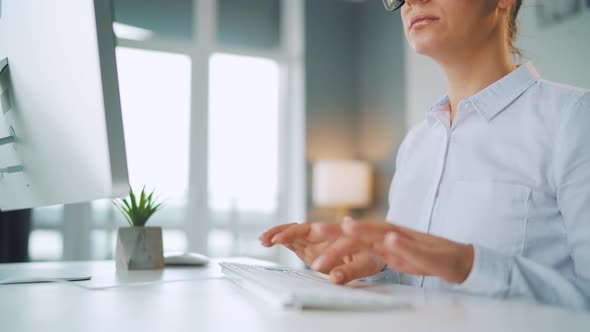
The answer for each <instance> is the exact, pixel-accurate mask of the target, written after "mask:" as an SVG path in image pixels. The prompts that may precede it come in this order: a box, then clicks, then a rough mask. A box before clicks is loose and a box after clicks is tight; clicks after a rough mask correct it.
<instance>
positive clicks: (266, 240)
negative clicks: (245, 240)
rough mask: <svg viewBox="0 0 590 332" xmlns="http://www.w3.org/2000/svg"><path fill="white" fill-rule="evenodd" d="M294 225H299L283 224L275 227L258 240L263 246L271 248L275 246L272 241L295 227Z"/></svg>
mask: <svg viewBox="0 0 590 332" xmlns="http://www.w3.org/2000/svg"><path fill="white" fill-rule="evenodd" d="M293 225H297V224H296V223H290V224H283V225H279V226H275V227H273V228H271V229H269V230H268V231H266V232H264V233H262V235H260V237H259V238H258V239H259V240H260V242H261V243H262V245H263V246H265V247H270V246H272V245H273V243H272V242H271V239H272V238H273V237H274V236H275V235H276V234H277V233H280V232H282V231H284V230H285V229H287V228H289V227H291V226H293Z"/></svg>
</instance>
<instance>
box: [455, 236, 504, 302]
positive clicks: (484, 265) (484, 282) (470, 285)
mask: <svg viewBox="0 0 590 332" xmlns="http://www.w3.org/2000/svg"><path fill="white" fill-rule="evenodd" d="M473 249H474V258H473V267H472V269H471V272H470V273H469V275H468V276H467V279H465V281H464V282H463V283H461V284H457V285H454V286H453V289H455V290H458V291H462V292H467V293H473V294H478V295H487V296H495V297H503V296H505V295H506V294H507V293H508V289H509V287H510V270H511V266H512V259H511V257H510V256H505V255H502V254H500V253H498V252H496V251H493V250H491V249H488V248H485V247H481V246H475V245H474V246H473Z"/></svg>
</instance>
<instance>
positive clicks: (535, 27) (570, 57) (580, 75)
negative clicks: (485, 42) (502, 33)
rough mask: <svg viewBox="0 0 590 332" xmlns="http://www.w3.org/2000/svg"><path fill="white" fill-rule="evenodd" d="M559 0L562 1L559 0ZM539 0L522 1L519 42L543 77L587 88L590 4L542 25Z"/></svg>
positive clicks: (588, 81)
mask: <svg viewBox="0 0 590 332" xmlns="http://www.w3.org/2000/svg"><path fill="white" fill-rule="evenodd" d="M560 2H561V1H560ZM537 3H539V1H535V0H532V1H529V2H528V3H527V1H526V0H525V2H524V4H523V9H522V12H521V15H520V23H519V29H520V33H519V41H518V46H519V48H521V49H522V50H523V53H524V55H525V57H527V58H529V59H531V60H532V61H533V63H534V64H535V66H536V67H537V69H538V70H539V72H540V74H541V76H543V78H545V79H548V80H552V81H558V82H562V83H566V84H571V85H576V86H580V87H584V88H587V89H590V8H589V7H588V6H587V5H586V1H584V5H583V6H584V7H585V8H584V9H583V11H582V13H581V14H578V15H574V16H571V17H569V18H567V20H566V21H564V22H561V23H556V24H552V25H548V26H541V25H540V22H539V21H538V17H537V15H536V5H537Z"/></svg>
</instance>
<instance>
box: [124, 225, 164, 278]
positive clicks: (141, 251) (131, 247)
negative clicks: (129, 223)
mask: <svg viewBox="0 0 590 332" xmlns="http://www.w3.org/2000/svg"><path fill="white" fill-rule="evenodd" d="M163 251H164V250H163V246H162V228H161V227H121V228H119V230H118V232H117V249H116V254H115V256H116V261H117V269H119V270H160V269H163V268H164V253H163Z"/></svg>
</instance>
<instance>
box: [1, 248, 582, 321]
mask: <svg viewBox="0 0 590 332" xmlns="http://www.w3.org/2000/svg"><path fill="white" fill-rule="evenodd" d="M238 261H244V260H238ZM246 262H247V260H246ZM53 268H62V269H73V270H76V271H87V272H88V273H89V274H91V275H92V276H93V280H91V281H87V282H83V283H81V284H82V285H86V286H90V287H97V286H110V285H124V284H129V283H138V282H150V281H168V282H165V283H161V284H147V285H143V286H138V285H135V286H132V287H121V288H110V289H107V290H101V291H98V290H85V289H81V288H78V287H74V286H69V285H64V284H34V285H8V286H0V331H2V332H29V331H43V332H53V331H60V332H61V331H63V332H74V331H76V332H79V331H88V332H94V331H96V332H112V331H126V332H128V331H141V332H148V331H174V332H181V331H199V332H202V331H228V332H233V331H236V332H250V331H256V332H263V331H272V332H280V331H296V332H304V331H305V332H307V331H338V332H345V331H363V332H382V331H399V332H408V331H427V332H434V331H436V332H443V331H453V332H456V331H535V332H539V331H560V330H561V331H568V332H569V331H585V332H588V331H590V314H588V313H576V312H569V311H565V310H561V309H557V308H550V307H543V306H534V305H529V304H524V303H516V302H504V301H495V300H489V299H478V298H472V297H462V296H458V295H454V294H441V293H438V294H436V293H425V292H424V291H423V290H420V289H413V288H409V287H405V286H395V285H391V286H386V287H387V289H388V290H391V291H393V292H396V293H397V294H398V296H400V297H404V298H407V299H408V300H410V301H413V302H414V303H415V307H414V309H411V310H403V311H399V310H398V311H395V310H382V311H368V312H355V311H294V310H284V309H280V308H275V307H271V306H268V305H267V304H266V303H265V302H261V301H260V300H259V299H258V298H256V297H253V296H252V295H250V294H249V293H247V292H245V291H244V290H243V289H241V288H240V287H239V286H237V285H236V284H235V283H234V282H232V281H231V280H227V279H223V278H221V279H208V280H204V278H217V277H222V274H221V271H220V268H219V267H218V265H217V263H216V262H212V263H211V264H210V265H209V267H206V268H166V269H165V270H164V271H161V272H152V271H150V272H129V273H117V272H116V270H115V265H114V263H113V262H87V263H30V264H5V265H0V270H1V271H4V272H6V271H7V270H12V271H14V272H15V274H18V273H27V272H28V273H30V272H31V271H32V270H35V271H38V272H39V273H41V271H43V269H53ZM186 279H200V280H193V281H176V282H171V281H174V280H186Z"/></svg>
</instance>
